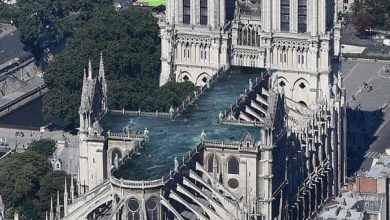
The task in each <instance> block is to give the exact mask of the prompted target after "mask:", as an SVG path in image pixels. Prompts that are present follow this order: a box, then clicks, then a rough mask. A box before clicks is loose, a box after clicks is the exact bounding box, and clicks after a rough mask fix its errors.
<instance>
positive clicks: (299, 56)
mask: <svg viewBox="0 0 390 220" xmlns="http://www.w3.org/2000/svg"><path fill="white" fill-rule="evenodd" d="M298 64H301V55H300V54H298Z"/></svg>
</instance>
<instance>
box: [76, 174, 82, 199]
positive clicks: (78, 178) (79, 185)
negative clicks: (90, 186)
mask: <svg viewBox="0 0 390 220" xmlns="http://www.w3.org/2000/svg"><path fill="white" fill-rule="evenodd" d="M77 196H81V182H80V170H77Z"/></svg>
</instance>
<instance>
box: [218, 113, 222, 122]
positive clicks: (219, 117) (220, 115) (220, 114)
mask: <svg viewBox="0 0 390 220" xmlns="http://www.w3.org/2000/svg"><path fill="white" fill-rule="evenodd" d="M218 119H219V122H222V119H223V114H222V112H221V111H219V114H218Z"/></svg>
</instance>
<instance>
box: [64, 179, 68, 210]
mask: <svg viewBox="0 0 390 220" xmlns="http://www.w3.org/2000/svg"><path fill="white" fill-rule="evenodd" d="M67 209H68V186H67V184H66V177H65V186H64V216H66V214H67Z"/></svg>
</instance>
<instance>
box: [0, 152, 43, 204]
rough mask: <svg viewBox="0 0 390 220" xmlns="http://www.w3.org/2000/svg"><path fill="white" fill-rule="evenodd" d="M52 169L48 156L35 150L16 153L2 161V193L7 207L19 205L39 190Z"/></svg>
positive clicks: (0, 181) (0, 182)
mask: <svg viewBox="0 0 390 220" xmlns="http://www.w3.org/2000/svg"><path fill="white" fill-rule="evenodd" d="M49 169H50V166H49V163H48V160H47V158H45V157H44V156H42V155H40V154H38V153H37V152H34V151H29V150H28V151H26V152H24V153H16V154H13V155H11V156H9V157H6V158H4V159H3V160H1V161H0V176H1V178H0V195H1V196H2V198H3V201H4V204H5V206H6V207H18V206H20V205H21V204H22V203H23V201H25V200H26V198H31V197H33V196H34V195H35V193H36V192H37V191H38V190H39V180H40V178H41V177H42V176H44V175H45V174H46V173H47V172H48V171H49Z"/></svg>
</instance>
